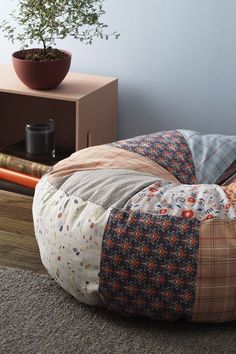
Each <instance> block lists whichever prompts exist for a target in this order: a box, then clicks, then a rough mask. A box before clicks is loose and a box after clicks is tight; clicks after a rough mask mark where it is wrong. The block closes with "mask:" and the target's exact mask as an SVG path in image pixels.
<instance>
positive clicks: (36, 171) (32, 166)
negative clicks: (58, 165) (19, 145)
mask: <svg viewBox="0 0 236 354" xmlns="http://www.w3.org/2000/svg"><path fill="white" fill-rule="evenodd" d="M0 167H3V168H7V169H9V170H12V171H17V172H21V173H25V174H28V175H31V176H34V177H42V175H43V174H44V173H46V172H47V171H48V170H49V169H50V166H47V165H44V164H41V163H39V162H33V161H29V160H25V159H22V158H20V157H16V156H12V155H8V154H4V153H1V152H0Z"/></svg>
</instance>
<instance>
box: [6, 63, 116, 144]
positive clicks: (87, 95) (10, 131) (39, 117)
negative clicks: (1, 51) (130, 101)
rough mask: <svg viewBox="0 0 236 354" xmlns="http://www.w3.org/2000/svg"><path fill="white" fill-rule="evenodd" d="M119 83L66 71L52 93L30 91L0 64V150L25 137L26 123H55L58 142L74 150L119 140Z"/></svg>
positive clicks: (11, 68) (12, 72)
mask: <svg viewBox="0 0 236 354" xmlns="http://www.w3.org/2000/svg"><path fill="white" fill-rule="evenodd" d="M117 91H118V80H117V79H116V78H113V77H107V76H95V75H86V74H80V73H73V72H70V73H68V75H67V77H66V78H65V80H64V81H63V82H62V83H61V84H60V86H58V87H57V88H56V89H53V90H44V91H42V90H40V91H38V90H37V91H36V90H31V89H29V88H28V87H26V86H25V85H24V84H22V83H21V82H20V80H19V79H18V78H17V76H16V74H15V72H14V69H13V67H12V66H11V65H3V64H2V65H0V107H1V113H0V116H1V130H0V147H3V146H6V145H9V144H12V143H14V142H16V141H18V140H21V139H23V138H24V135H25V125H26V124H27V123H32V122H43V121H47V120H48V119H49V118H52V119H54V120H55V125H56V144H57V145H60V146H63V147H65V148H68V149H72V150H78V149H82V148H85V147H88V146H90V145H99V144H103V143H109V142H111V141H114V140H116V139H117Z"/></svg>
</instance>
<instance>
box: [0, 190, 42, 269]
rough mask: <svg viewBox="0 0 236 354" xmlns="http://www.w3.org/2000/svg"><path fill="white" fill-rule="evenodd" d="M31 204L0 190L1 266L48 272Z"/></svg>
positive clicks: (15, 195)
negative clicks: (35, 228)
mask: <svg viewBox="0 0 236 354" xmlns="http://www.w3.org/2000/svg"><path fill="white" fill-rule="evenodd" d="M32 201H33V198H32V197H29V196H25V195H21V194H16V193H11V192H6V191H0V265H1V266H7V267H19V268H23V269H28V270H31V271H34V272H37V273H46V270H45V268H44V267H43V265H42V262H41V260H40V255H39V249H38V245H37V242H36V239H35V235H34V227H33V219H32Z"/></svg>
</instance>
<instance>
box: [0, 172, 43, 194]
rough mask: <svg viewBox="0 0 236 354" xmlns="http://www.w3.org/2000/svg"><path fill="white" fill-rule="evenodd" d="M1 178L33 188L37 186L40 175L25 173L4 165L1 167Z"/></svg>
mask: <svg viewBox="0 0 236 354" xmlns="http://www.w3.org/2000/svg"><path fill="white" fill-rule="evenodd" d="M0 179H4V180H5V181H9V182H13V183H16V184H19V185H21V186H25V187H28V188H32V189H34V188H35V187H36V184H37V183H38V181H39V180H40V178H38V177H33V176H30V175H27V174H25V173H21V172H17V171H12V170H8V169H6V168H2V167H0Z"/></svg>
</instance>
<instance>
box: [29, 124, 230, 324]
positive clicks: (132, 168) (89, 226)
mask: <svg viewBox="0 0 236 354" xmlns="http://www.w3.org/2000/svg"><path fill="white" fill-rule="evenodd" d="M235 156H236V137H232V136H223V135H201V134H200V133H198V132H193V131H185V130H175V131H166V132H159V133H154V134H149V135H144V136H140V137H135V138H132V139H127V140H122V141H118V142H115V143H112V144H109V145H101V146H95V147H90V148H87V149H83V150H80V151H77V152H75V153H74V154H72V155H71V156H70V157H69V158H67V159H65V160H62V161H60V162H59V163H58V164H57V165H55V166H54V167H53V169H52V170H51V171H50V172H49V173H47V174H46V175H44V176H43V178H42V179H41V180H40V182H39V183H38V185H37V187H36V191H35V197H34V203H33V217H34V225H35V234H36V238H37V241H38V244H39V249H40V254H41V258H42V262H43V264H44V266H45V267H46V269H47V270H48V272H49V273H50V274H51V276H52V277H53V278H54V279H55V281H56V282H57V283H58V284H60V285H61V286H62V287H63V288H64V289H65V290H66V291H68V292H69V293H70V294H72V295H73V296H74V297H75V298H77V299H78V300H79V301H81V302H84V303H87V304H90V305H96V306H105V307H107V308H108V309H110V310H113V311H116V312H119V313H120V314H122V315H124V316H145V317H149V318H152V319H161V320H168V321H173V320H177V319H180V318H182V319H186V320H189V321H194V322H224V321H232V320H235V319H236V210H235V207H234V204H235V195H236V193H235V190H236V188H235V185H234V183H233V184H230V185H229V186H219V185H217V184H216V182H217V180H219V179H220V178H221V176H222V174H223V173H224V172H225V171H226V170H227V169H228V168H230V166H232V163H233V162H234V159H235Z"/></svg>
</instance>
